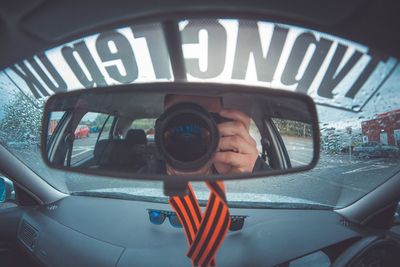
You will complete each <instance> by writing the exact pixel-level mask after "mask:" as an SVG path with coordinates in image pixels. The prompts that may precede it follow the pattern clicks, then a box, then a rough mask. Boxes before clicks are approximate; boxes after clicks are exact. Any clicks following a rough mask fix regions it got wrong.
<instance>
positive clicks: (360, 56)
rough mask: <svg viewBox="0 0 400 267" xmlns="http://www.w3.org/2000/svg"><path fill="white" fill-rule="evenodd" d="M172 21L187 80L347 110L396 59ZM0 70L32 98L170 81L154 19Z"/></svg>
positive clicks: (282, 33)
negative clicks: (287, 93)
mask: <svg viewBox="0 0 400 267" xmlns="http://www.w3.org/2000/svg"><path fill="white" fill-rule="evenodd" d="M179 28H180V31H181V36H182V49H183V55H184V60H185V66H186V71H187V79H188V81H214V82H232V83H245V84H250V85H261V86H267V87H271V88H279V89H286V90H292V91H297V92H301V93H307V94H309V95H311V96H312V97H313V98H314V101H316V102H317V103H318V104H321V105H327V106H333V107H338V108H342V109H345V110H351V111H355V112H358V111H361V110H362V107H363V106H364V105H365V104H366V103H367V102H368V101H369V99H370V98H371V97H372V96H373V95H374V94H375V93H376V92H377V90H379V87H380V86H381V85H382V84H383V82H384V81H385V80H386V79H387V78H388V76H390V74H391V73H392V71H393V69H394V67H395V66H396V65H397V60H395V59H394V58H389V57H385V56H383V55H380V54H377V53H376V52H375V51H373V50H368V49H367V48H366V47H363V46H360V45H357V44H354V43H351V42H348V41H346V40H342V39H339V38H335V37H332V36H329V35H326V34H322V33H318V32H315V31H310V30H305V29H301V28H297V27H290V26H287V25H281V24H274V23H268V22H257V21H247V20H217V19H214V20H212V19H211V20H207V21H204V20H201V21H200V20H189V21H182V22H180V23H179ZM6 73H7V74H8V76H9V77H10V79H11V80H12V81H13V82H14V84H16V85H17V86H18V87H19V88H20V90H22V91H23V92H24V93H25V94H29V95H32V96H33V97H35V98H37V99H40V98H43V97H47V96H49V95H51V94H54V93H59V92H65V91H68V90H73V89H76V88H93V87H101V86H109V85H115V84H130V83H134V82H149V81H160V80H163V81H172V80H173V77H172V70H171V63H170V58H169V54H168V51H167V45H166V43H165V40H164V35H163V32H162V27H161V25H160V24H152V25H142V26H132V27H126V28H122V29H117V30H111V31H107V32H103V33H100V34H95V35H92V36H89V37H86V38H83V39H79V40H76V41H74V42H71V43H67V44H65V45H63V46H60V47H57V48H54V49H52V50H49V51H47V52H46V53H40V54H38V55H36V56H34V57H32V58H29V59H27V60H24V61H22V62H20V63H17V64H15V65H13V66H11V67H10V68H8V69H6ZM339 103H340V104H339Z"/></svg>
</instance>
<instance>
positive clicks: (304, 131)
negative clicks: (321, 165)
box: [272, 118, 313, 167]
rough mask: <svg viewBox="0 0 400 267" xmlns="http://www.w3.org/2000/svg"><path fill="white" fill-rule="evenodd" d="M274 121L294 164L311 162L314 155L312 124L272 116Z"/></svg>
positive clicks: (301, 164) (299, 164)
mask: <svg viewBox="0 0 400 267" xmlns="http://www.w3.org/2000/svg"><path fill="white" fill-rule="evenodd" d="M272 121H273V123H274V124H275V126H276V128H277V129H278V131H279V133H280V135H281V137H282V141H283V143H284V145H285V147H286V150H287V153H288V154H289V158H290V161H291V164H292V166H293V167H296V166H304V165H307V164H309V162H311V160H312V157H313V139H312V129H311V126H310V124H308V123H303V122H299V121H290V120H283V119H278V118H272Z"/></svg>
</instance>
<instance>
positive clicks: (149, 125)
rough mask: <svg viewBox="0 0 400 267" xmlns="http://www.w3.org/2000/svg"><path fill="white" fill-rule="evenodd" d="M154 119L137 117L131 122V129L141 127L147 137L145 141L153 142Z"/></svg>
mask: <svg viewBox="0 0 400 267" xmlns="http://www.w3.org/2000/svg"><path fill="white" fill-rule="evenodd" d="M155 124H156V119H137V120H134V121H133V122H132V125H131V129H142V130H143V131H144V132H145V134H146V138H147V142H154V125H155Z"/></svg>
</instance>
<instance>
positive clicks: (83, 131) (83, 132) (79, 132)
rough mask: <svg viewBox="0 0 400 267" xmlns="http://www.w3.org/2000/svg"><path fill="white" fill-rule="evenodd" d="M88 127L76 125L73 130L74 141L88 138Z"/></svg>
mask: <svg viewBox="0 0 400 267" xmlns="http://www.w3.org/2000/svg"><path fill="white" fill-rule="evenodd" d="M89 132H90V130H89V127H88V126H87V125H78V127H77V128H76V129H75V139H79V138H83V137H89Z"/></svg>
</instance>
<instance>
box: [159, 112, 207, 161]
mask: <svg viewBox="0 0 400 267" xmlns="http://www.w3.org/2000/svg"><path fill="white" fill-rule="evenodd" d="M163 137H164V146H165V150H166V151H167V153H168V154H169V155H171V156H172V157H173V158H175V159H176V160H179V161H182V162H190V161H194V160H196V159H199V158H201V157H202V156H203V155H205V154H206V153H207V149H208V147H209V146H210V143H211V136H210V129H209V128H208V125H207V124H206V123H205V122H204V120H203V119H202V118H201V117H199V116H197V115H196V114H191V113H184V114H180V115H177V116H176V117H174V118H173V119H171V120H170V121H169V123H168V124H167V125H166V126H165V131H164V136H163Z"/></svg>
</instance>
